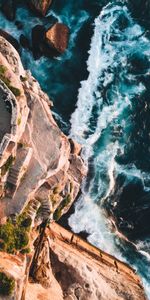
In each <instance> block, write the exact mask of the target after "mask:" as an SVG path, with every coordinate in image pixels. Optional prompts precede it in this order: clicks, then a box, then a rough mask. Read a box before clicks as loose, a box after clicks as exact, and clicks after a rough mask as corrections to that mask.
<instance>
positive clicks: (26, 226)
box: [0, 213, 31, 253]
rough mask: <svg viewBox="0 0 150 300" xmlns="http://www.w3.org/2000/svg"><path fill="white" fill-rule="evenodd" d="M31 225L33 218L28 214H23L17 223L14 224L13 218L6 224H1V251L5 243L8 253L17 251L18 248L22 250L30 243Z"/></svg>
mask: <svg viewBox="0 0 150 300" xmlns="http://www.w3.org/2000/svg"><path fill="white" fill-rule="evenodd" d="M30 226H31V219H30V218H27V216H26V214H25V213H23V214H21V215H20V216H19V217H18V218H17V220H16V224H13V223H12V221H11V219H10V220H8V221H7V223H6V224H4V225H0V242H1V245H2V246H1V247H0V251H3V245H5V251H6V252H8V253H15V252H16V251H18V250H22V249H23V248H25V247H26V246H27V245H28V243H29V233H28V232H29V230H30Z"/></svg>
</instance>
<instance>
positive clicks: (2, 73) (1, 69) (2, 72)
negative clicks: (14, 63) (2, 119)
mask: <svg viewBox="0 0 150 300" xmlns="http://www.w3.org/2000/svg"><path fill="white" fill-rule="evenodd" d="M6 71H7V68H6V67H5V66H3V65H0V79H1V80H2V81H3V82H4V83H5V84H6V85H7V87H8V88H9V89H10V90H11V91H12V93H13V94H14V95H15V96H16V97H19V96H20V95H21V92H20V90H19V89H18V88H16V87H14V86H12V85H11V82H10V80H9V79H8V78H7V76H6Z"/></svg>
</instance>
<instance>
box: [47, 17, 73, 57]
mask: <svg viewBox="0 0 150 300" xmlns="http://www.w3.org/2000/svg"><path fill="white" fill-rule="evenodd" d="M68 37H69V28H68V27H67V26H66V25H64V24H61V23H56V24H54V25H53V26H52V27H51V28H50V29H49V30H48V31H47V32H46V41H47V43H48V45H49V46H50V47H51V48H52V49H54V50H56V51H57V52H58V53H59V54H62V53H63V52H64V51H65V50H66V48H67V45H68Z"/></svg>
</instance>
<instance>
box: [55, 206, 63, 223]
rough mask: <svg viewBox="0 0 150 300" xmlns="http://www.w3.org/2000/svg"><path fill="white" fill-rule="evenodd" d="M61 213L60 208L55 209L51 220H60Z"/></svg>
mask: <svg viewBox="0 0 150 300" xmlns="http://www.w3.org/2000/svg"><path fill="white" fill-rule="evenodd" d="M61 212H62V209H61V208H57V209H56V210H55V212H54V215H53V218H54V220H55V221H58V220H59V219H60V218H61Z"/></svg>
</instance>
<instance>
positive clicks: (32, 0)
mask: <svg viewBox="0 0 150 300" xmlns="http://www.w3.org/2000/svg"><path fill="white" fill-rule="evenodd" d="M51 4H52V0H41V1H39V0H29V5H30V7H31V8H32V9H33V10H34V11H36V12H37V13H39V14H40V15H42V16H45V15H46V13H47V11H48V9H49V7H50V6H51Z"/></svg>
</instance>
